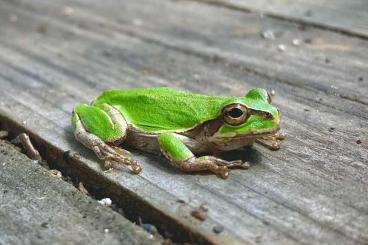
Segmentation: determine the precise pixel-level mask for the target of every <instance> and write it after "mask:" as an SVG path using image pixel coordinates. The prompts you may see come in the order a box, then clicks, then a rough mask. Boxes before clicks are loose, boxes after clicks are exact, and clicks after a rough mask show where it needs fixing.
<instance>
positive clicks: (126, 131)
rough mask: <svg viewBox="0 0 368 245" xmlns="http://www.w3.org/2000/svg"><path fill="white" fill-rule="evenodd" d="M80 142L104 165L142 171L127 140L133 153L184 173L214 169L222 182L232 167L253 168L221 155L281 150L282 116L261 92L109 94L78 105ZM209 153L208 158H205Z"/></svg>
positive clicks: (151, 90)
mask: <svg viewBox="0 0 368 245" xmlns="http://www.w3.org/2000/svg"><path fill="white" fill-rule="evenodd" d="M72 125H73V130H74V135H75V138H76V139H77V140H78V141H79V142H81V143H82V144H83V145H84V146H86V147H87V148H89V149H91V150H93V151H94V152H95V154H96V155H97V157H98V158H100V159H101V160H102V161H103V162H104V166H105V168H107V169H110V168H111V167H113V166H114V164H125V165H128V166H129V167H130V168H131V170H132V171H133V172H134V173H139V172H140V171H141V170H142V168H141V166H140V165H139V164H138V163H137V161H135V160H134V159H133V158H132V157H131V154H130V152H128V151H126V150H124V149H122V148H121V147H119V146H120V145H121V143H122V142H123V141H124V142H125V143H127V144H128V145H130V146H133V147H134V148H137V149H140V150H143V151H147V152H151V153H160V152H161V153H162V155H163V156H165V157H166V158H167V159H168V160H169V161H170V163H171V164H172V165H173V166H175V167H177V168H179V169H181V170H183V171H188V172H190V171H192V172H194V171H202V170H209V171H212V172H213V173H215V174H217V175H218V176H220V177H222V178H226V177H227V176H228V175H229V168H232V167H244V168H247V167H249V165H248V163H247V162H242V161H240V160H238V161H225V160H223V159H220V158H218V157H216V156H217V155H218V153H221V152H223V151H229V150H234V149H238V148H241V147H243V146H249V145H252V144H253V143H254V142H255V141H256V140H259V139H263V140H272V142H273V144H272V146H273V147H274V148H277V147H278V145H277V140H278V139H281V137H279V135H278V133H277V132H278V130H279V125H280V114H279V111H278V110H277V109H276V108H275V107H274V106H272V105H271V97H270V96H269V95H268V93H267V92H266V91H265V90H264V89H261V88H253V89H251V90H250V91H248V92H247V93H246V94H245V95H244V96H239V97H235V96H207V95H201V94H195V93H190V92H185V91H179V90H176V89H172V88H168V87H158V88H141V89H127V90H108V91H105V92H103V93H102V95H100V96H99V97H97V98H96V99H95V100H94V101H93V102H92V103H91V104H90V105H87V104H79V105H77V106H75V108H74V110H73V115H72ZM204 154H208V155H204Z"/></svg>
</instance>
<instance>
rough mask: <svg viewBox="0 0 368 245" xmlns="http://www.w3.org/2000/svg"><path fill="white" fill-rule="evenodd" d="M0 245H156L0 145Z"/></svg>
mask: <svg viewBox="0 0 368 245" xmlns="http://www.w3.org/2000/svg"><path fill="white" fill-rule="evenodd" d="M0 190H1V192H0V207H1V208H0V244H50V243H53V244H86V243H88V244H121V243H124V244H160V241H159V240H157V239H155V238H153V236H151V235H150V234H148V233H146V232H144V231H143V230H142V229H141V228H140V227H138V226H136V225H133V224H132V223H131V222H130V221H128V220H127V219H125V218H124V217H123V216H121V215H119V214H117V213H115V212H113V211H112V210H111V209H110V208H107V207H104V206H102V205H101V204H99V203H97V202H96V201H93V200H92V199H91V198H89V197H87V196H85V195H83V194H82V193H80V192H79V191H78V190H77V189H76V188H74V187H73V186H72V185H71V184H68V183H66V182H65V181H63V180H62V179H60V178H57V177H53V176H52V175H51V174H50V172H48V171H47V170H46V169H44V168H42V167H41V166H40V165H38V164H37V163H35V162H34V161H32V160H30V159H29V158H27V157H26V156H25V155H23V154H21V153H20V152H18V151H16V150H15V149H14V147H13V146H11V145H10V144H8V143H6V142H4V141H0Z"/></svg>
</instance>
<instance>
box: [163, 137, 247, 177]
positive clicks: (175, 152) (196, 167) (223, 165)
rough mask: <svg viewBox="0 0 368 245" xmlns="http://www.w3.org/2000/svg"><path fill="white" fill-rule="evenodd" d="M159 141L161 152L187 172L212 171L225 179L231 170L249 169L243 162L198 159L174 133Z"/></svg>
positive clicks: (210, 158) (203, 157) (206, 157)
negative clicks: (235, 168) (236, 168)
mask: <svg viewBox="0 0 368 245" xmlns="http://www.w3.org/2000/svg"><path fill="white" fill-rule="evenodd" d="M158 141H159V144H160V147H161V152H162V153H163V154H164V156H165V157H166V158H167V159H169V161H170V163H171V164H172V165H174V166H175V167H177V168H179V169H181V170H183V171H186V172H195V171H203V170H210V171H212V172H213V173H215V174H218V175H219V176H220V177H222V178H224V179H225V178H227V177H228V176H229V168H231V167H243V168H248V167H249V165H248V163H246V162H242V161H225V160H222V159H220V158H216V157H213V156H202V157H199V158H197V157H196V156H195V155H194V154H193V153H192V152H191V151H190V150H189V149H188V147H187V146H186V145H185V144H184V143H183V142H182V141H181V140H180V138H179V137H178V136H177V135H176V134H174V133H163V134H160V135H159V137H158Z"/></svg>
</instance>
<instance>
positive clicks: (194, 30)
mask: <svg viewBox="0 0 368 245" xmlns="http://www.w3.org/2000/svg"><path fill="white" fill-rule="evenodd" d="M66 6H70V7H72V8H73V10H74V12H73V13H72V14H71V15H68V16H67V15H65V14H63V10H65V7H66ZM9 15H16V16H17V21H16V22H11V21H9ZM0 21H1V23H2V25H1V27H0V37H1V38H0V87H1V90H0V95H1V100H0V116H1V122H2V126H3V127H5V128H7V129H9V130H12V131H16V132H18V131H23V130H25V131H27V132H28V133H30V134H31V136H32V137H33V138H34V139H35V140H36V142H38V144H39V145H42V146H43V147H42V149H43V152H45V157H46V158H47V159H48V160H49V161H52V162H55V163H57V164H58V166H59V167H61V168H63V169H64V170H66V171H68V172H69V173H70V174H75V175H79V176H81V178H84V181H85V182H89V183H90V184H93V185H100V186H101V188H102V189H103V190H104V191H105V192H106V193H109V194H110V195H111V196H113V197H114V198H115V199H116V200H117V201H118V202H121V205H122V206H124V207H125V210H124V211H125V212H127V214H128V215H131V216H142V217H143V218H145V219H147V220H149V221H150V222H152V223H155V224H162V225H163V226H166V227H165V229H167V230H169V231H170V232H171V233H172V234H173V235H174V236H175V237H176V238H178V237H185V239H189V238H191V239H193V240H194V241H195V242H203V243H208V242H210V243H218V244H224V243H227V244H229V243H230V244H243V243H263V244H267V243H270V242H272V243H274V244H295V243H308V244H310V243H326V244H359V243H362V244H364V243H367V242H368V235H367V234H368V209H367V207H368V196H367V195H366V193H367V191H368V166H367V164H368V163H367V159H368V156H367V154H368V153H367V147H368V130H367V128H368V123H367V118H368V109H367V105H368V93H367V92H368V83H367V81H368V69H367V56H368V52H367V51H368V42H367V41H365V40H363V39H361V38H356V37H349V36H346V35H340V34H338V33H336V32H332V31H328V30H321V29H319V28H314V27H308V28H306V29H303V30H300V28H298V25H296V24H294V23H290V22H289V21H283V20H277V19H274V18H268V17H264V18H262V19H260V18H259V15H258V14H255V13H245V12H241V11H234V10H231V9H226V8H219V7H216V6H211V5H207V4H203V3H197V2H189V1H158V0H157V1H155V0H150V1H148V0H147V1H143V0H142V1H123V2H122V1H117V0H116V1H114V0H111V1H104V2H101V1H87V0H83V1H82V0H81V1H77V2H75V1H58V2H51V1H46V0H35V1H25V0H24V1H3V2H0ZM265 30H273V31H274V32H275V33H276V40H273V41H272V40H267V39H263V38H262V37H261V35H260V34H261V33H262V31H265ZM295 38H297V39H300V40H302V41H304V40H307V42H302V44H301V45H300V46H293V45H292V40H293V39H295ZM280 44H284V45H286V47H287V48H286V50H285V52H280V51H279V50H278V46H279V45H280ZM166 85H168V86H172V87H176V88H182V89H187V90H191V91H196V92H202V93H206V94H226V95H241V94H243V93H245V92H246V90H247V89H249V88H251V87H253V86H260V87H264V88H266V89H268V90H272V89H274V90H275V91H276V96H275V97H274V103H275V105H276V106H277V107H278V108H280V111H281V113H282V115H283V117H282V129H283V131H284V132H285V133H286V134H287V139H286V140H285V141H284V142H283V145H282V149H281V150H279V151H277V152H273V151H269V150H267V149H266V148H264V147H261V146H255V147H253V148H252V149H248V150H246V151H244V152H243V153H241V154H240V157H243V158H244V159H246V160H249V161H250V162H251V164H252V167H251V168H250V169H249V170H246V171H245V170H235V171H232V172H231V176H230V178H229V179H228V180H226V181H224V180H221V179H218V178H217V177H215V176H213V175H199V174H197V175H191V174H183V173H181V172H180V171H177V170H175V169H173V168H171V167H170V166H169V164H168V163H167V162H166V161H165V160H163V159H162V158H160V157H155V156H151V155H149V154H143V153H141V152H139V151H134V154H135V155H136V156H137V159H138V160H139V161H140V162H141V163H142V165H143V167H144V171H143V172H142V174H140V175H139V176H134V175H131V174H130V173H128V172H117V171H114V172H111V173H103V172H102V170H101V168H100V165H99V163H98V161H97V160H96V158H95V157H94V156H93V154H92V152H90V151H88V150H86V149H84V148H83V147H82V146H80V145H79V144H78V143H76V142H75V140H74V139H73V137H72V133H71V128H70V112H71V110H72V108H73V106H74V105H75V104H76V103H79V102H89V101H91V100H92V99H93V98H94V97H95V96H97V95H98V94H99V93H101V91H103V90H104V89H107V88H131V87H145V86H166ZM358 140H361V142H362V143H361V144H357V143H356V142H357V141H358ZM69 150H71V151H72V154H70V157H67V158H66V157H65V154H64V153H65V152H67V151H69ZM73 152H79V153H80V155H78V154H74V153H73ZM63 156H64V157H63ZM178 200H183V201H184V202H185V203H182V202H181V201H180V202H178ZM202 203H207V205H208V206H209V216H208V219H207V220H205V221H204V222H200V221H198V220H196V219H195V218H193V217H191V215H190V212H191V211H192V210H193V209H195V208H196V207H198V206H199V205H201V204H202ZM219 224H221V225H223V226H224V228H225V230H224V232H222V233H220V234H214V233H213V231H212V228H213V227H214V226H215V225H219ZM189 240H190V239H189Z"/></svg>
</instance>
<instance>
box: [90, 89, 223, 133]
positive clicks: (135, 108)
mask: <svg viewBox="0 0 368 245" xmlns="http://www.w3.org/2000/svg"><path fill="white" fill-rule="evenodd" d="M227 99H229V97H217V96H207V95H200V94H193V93H189V92H183V91H178V90H175V89H172V88H167V87H159V88H142V89H128V90H108V91H105V92H104V93H103V94H102V95H101V96H99V97H97V98H96V100H95V101H94V104H95V105H97V104H102V103H107V104H110V105H113V106H114V107H115V108H117V109H118V110H119V111H120V112H121V113H122V114H123V115H124V117H125V120H127V122H128V123H129V124H131V125H133V126H134V127H136V128H138V129H143V130H145V131H149V132H165V131H184V130H187V129H190V128H193V127H194V126H196V125H198V124H199V123H201V122H204V121H207V120H210V119H214V118H215V117H216V116H217V115H218V113H219V111H220V110H221V106H222V105H223V103H224V102H225V101H226V100H227Z"/></svg>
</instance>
